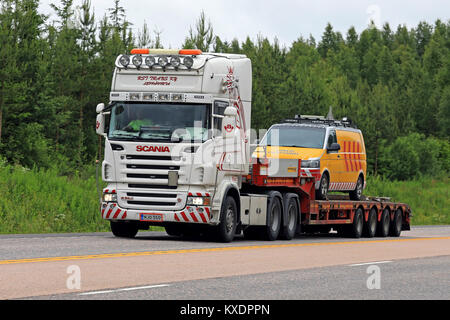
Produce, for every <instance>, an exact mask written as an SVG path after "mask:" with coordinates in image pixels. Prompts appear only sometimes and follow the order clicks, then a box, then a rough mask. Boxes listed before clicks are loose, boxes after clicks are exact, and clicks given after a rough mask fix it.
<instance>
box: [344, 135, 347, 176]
mask: <svg viewBox="0 0 450 320" xmlns="http://www.w3.org/2000/svg"><path fill="white" fill-rule="evenodd" d="M344 159H345V170H346V171H347V172H348V160H347V141H344Z"/></svg>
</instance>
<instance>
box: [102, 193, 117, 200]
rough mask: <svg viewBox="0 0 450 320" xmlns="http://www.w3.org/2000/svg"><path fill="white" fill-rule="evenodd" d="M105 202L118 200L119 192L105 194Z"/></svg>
mask: <svg viewBox="0 0 450 320" xmlns="http://www.w3.org/2000/svg"><path fill="white" fill-rule="evenodd" d="M103 202H117V194H114V193H105V194H103Z"/></svg>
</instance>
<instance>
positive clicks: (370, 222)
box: [363, 208, 377, 238]
mask: <svg viewBox="0 0 450 320" xmlns="http://www.w3.org/2000/svg"><path fill="white" fill-rule="evenodd" d="M376 231H377V209H375V208H372V209H370V212H369V217H368V218H367V222H366V223H364V231H363V234H364V236H366V237H368V238H373V237H375V234H376Z"/></svg>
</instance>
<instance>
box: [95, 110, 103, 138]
mask: <svg viewBox="0 0 450 320" xmlns="http://www.w3.org/2000/svg"><path fill="white" fill-rule="evenodd" d="M95 131H96V132H97V134H98V135H101V136H104V135H105V115H104V114H103V113H99V114H98V115H97V121H96V122H95Z"/></svg>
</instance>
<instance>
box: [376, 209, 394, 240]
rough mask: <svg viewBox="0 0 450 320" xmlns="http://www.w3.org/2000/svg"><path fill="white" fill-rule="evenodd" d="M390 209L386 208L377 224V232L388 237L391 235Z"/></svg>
mask: <svg viewBox="0 0 450 320" xmlns="http://www.w3.org/2000/svg"><path fill="white" fill-rule="evenodd" d="M389 216H390V214H389V209H388V208H385V209H384V210H383V213H382V214H381V219H380V221H379V222H378V225H377V234H378V236H380V237H383V238H384V237H387V236H388V235H389V227H390V224H391V218H390V217H389Z"/></svg>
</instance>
